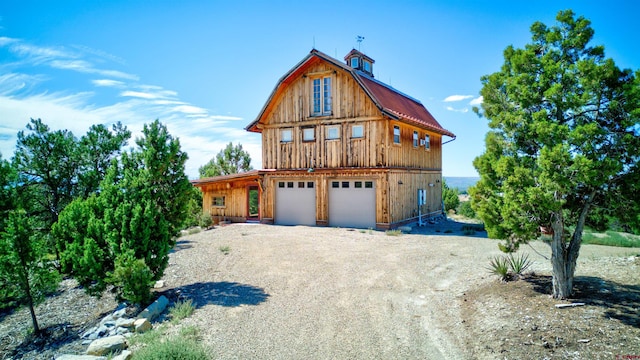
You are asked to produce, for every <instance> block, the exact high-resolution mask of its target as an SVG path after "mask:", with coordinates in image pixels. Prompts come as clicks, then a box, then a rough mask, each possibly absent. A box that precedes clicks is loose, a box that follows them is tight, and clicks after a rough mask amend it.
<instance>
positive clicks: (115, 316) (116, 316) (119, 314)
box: [111, 308, 127, 320]
mask: <svg viewBox="0 0 640 360" xmlns="http://www.w3.org/2000/svg"><path fill="white" fill-rule="evenodd" d="M125 316H127V308H123V309H118V310H116V311H114V312H113V314H111V318H112V319H113V320H118V319H120V318H122V317H125Z"/></svg>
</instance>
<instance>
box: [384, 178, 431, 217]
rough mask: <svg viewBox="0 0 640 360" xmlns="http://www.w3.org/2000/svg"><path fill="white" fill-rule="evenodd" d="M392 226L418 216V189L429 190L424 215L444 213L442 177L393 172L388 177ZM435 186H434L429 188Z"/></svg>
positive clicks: (423, 207)
mask: <svg viewBox="0 0 640 360" xmlns="http://www.w3.org/2000/svg"><path fill="white" fill-rule="evenodd" d="M388 178H389V180H388V184H389V198H388V199H389V202H390V204H389V209H390V218H389V223H390V224H391V226H393V224H396V223H399V222H405V221H407V220H408V219H415V220H416V221H417V216H418V189H426V190H427V199H426V200H427V201H426V204H425V205H422V208H421V211H422V215H425V214H430V213H436V212H442V176H441V174H440V173H439V172H430V171H413V172H410V171H391V172H390V173H389V175H388ZM429 184H433V186H429Z"/></svg>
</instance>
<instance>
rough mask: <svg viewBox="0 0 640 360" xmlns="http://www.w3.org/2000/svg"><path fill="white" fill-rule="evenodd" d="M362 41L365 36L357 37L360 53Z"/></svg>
mask: <svg viewBox="0 0 640 360" xmlns="http://www.w3.org/2000/svg"><path fill="white" fill-rule="evenodd" d="M362 40H364V36H361V35H358V36H356V41H357V42H358V51H360V44H361V43H362Z"/></svg>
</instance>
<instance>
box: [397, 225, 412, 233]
mask: <svg viewBox="0 0 640 360" xmlns="http://www.w3.org/2000/svg"><path fill="white" fill-rule="evenodd" d="M398 230H400V231H402V232H403V233H405V234H408V233H410V232H411V230H413V228H412V227H411V226H400V227H399V228H398Z"/></svg>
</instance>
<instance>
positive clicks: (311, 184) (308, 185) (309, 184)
mask: <svg viewBox="0 0 640 360" xmlns="http://www.w3.org/2000/svg"><path fill="white" fill-rule="evenodd" d="M307 188H309V189H313V181H308V182H307Z"/></svg>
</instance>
